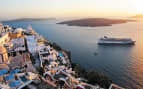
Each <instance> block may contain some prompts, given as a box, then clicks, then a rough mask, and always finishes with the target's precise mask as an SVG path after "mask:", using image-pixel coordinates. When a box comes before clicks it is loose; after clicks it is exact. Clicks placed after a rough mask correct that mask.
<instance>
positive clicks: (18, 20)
mask: <svg viewBox="0 0 143 89" xmlns="http://www.w3.org/2000/svg"><path fill="white" fill-rule="evenodd" d="M54 19H55V18H18V19H12V20H5V21H1V22H21V21H43V20H54Z"/></svg>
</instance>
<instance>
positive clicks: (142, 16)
mask: <svg viewBox="0 0 143 89" xmlns="http://www.w3.org/2000/svg"><path fill="white" fill-rule="evenodd" d="M132 18H143V14H138V15H136V16H133V17H132Z"/></svg>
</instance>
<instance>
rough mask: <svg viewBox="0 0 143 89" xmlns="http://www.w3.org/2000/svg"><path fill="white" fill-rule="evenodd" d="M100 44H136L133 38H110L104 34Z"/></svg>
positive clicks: (99, 41)
mask: <svg viewBox="0 0 143 89" xmlns="http://www.w3.org/2000/svg"><path fill="white" fill-rule="evenodd" d="M98 44H99V45H134V44H135V41H133V40H132V39H131V38H108V37H107V36H104V37H103V38H100V39H99V40H98Z"/></svg>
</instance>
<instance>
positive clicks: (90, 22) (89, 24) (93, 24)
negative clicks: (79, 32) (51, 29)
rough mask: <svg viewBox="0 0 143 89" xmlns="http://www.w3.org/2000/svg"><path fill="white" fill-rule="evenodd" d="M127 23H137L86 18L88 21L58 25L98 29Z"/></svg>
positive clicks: (73, 21)
mask: <svg viewBox="0 0 143 89" xmlns="http://www.w3.org/2000/svg"><path fill="white" fill-rule="evenodd" d="M127 22H135V20H125V19H107V18H86V19H78V20H70V21H63V22H59V23H57V24H67V25H68V26H84V27H97V26H112V25H113V24H121V23H127Z"/></svg>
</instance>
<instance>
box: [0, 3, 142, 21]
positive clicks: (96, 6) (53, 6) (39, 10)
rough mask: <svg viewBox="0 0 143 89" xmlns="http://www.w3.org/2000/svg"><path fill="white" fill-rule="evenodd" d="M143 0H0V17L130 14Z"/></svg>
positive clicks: (138, 10)
mask: <svg viewBox="0 0 143 89" xmlns="http://www.w3.org/2000/svg"><path fill="white" fill-rule="evenodd" d="M142 4H143V0H0V18H1V19H3V18H4V19H7V18H20V17H96V16H130V15H133V14H136V13H143V5H142Z"/></svg>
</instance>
